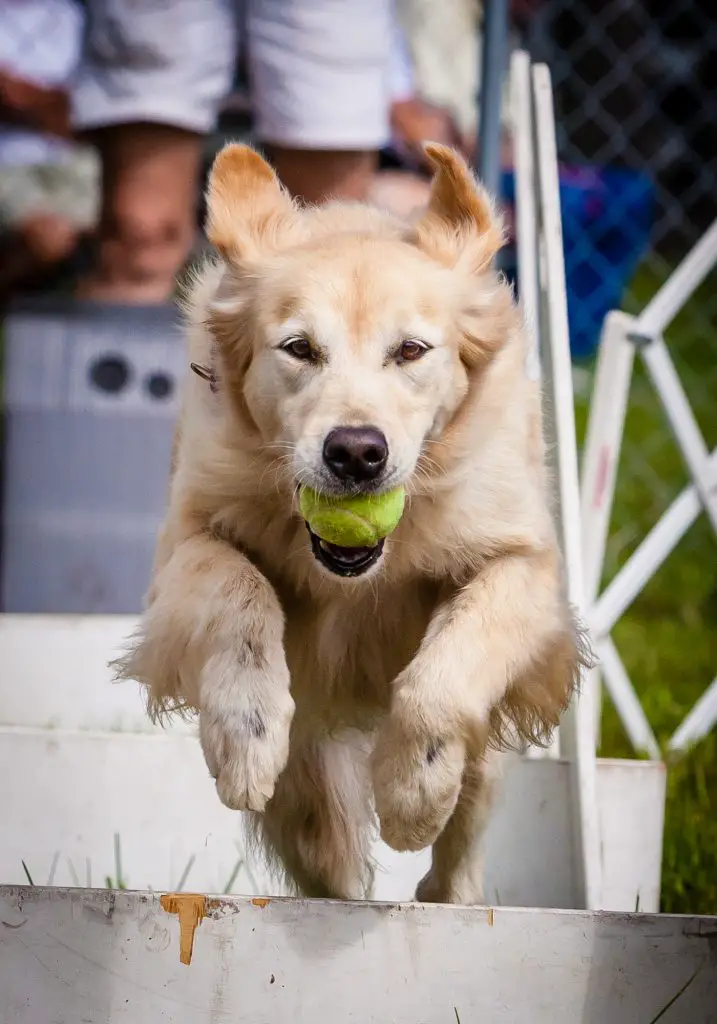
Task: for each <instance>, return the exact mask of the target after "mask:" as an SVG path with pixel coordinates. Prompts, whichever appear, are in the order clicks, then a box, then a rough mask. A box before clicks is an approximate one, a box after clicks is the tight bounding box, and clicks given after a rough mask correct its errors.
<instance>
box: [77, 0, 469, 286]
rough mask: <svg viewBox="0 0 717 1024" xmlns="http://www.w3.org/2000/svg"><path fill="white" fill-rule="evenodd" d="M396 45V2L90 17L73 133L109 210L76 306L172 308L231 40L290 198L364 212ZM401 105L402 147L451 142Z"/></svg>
mask: <svg viewBox="0 0 717 1024" xmlns="http://www.w3.org/2000/svg"><path fill="white" fill-rule="evenodd" d="M395 33H396V25H395V21H394V12H393V7H392V0H362V2H361V3H356V2H354V0H246V2H245V3H239V2H236V0H164V2H161V0H155V2H153V3H146V4H136V3H131V2H130V0H94V2H93V3H92V4H89V5H88V27H87V33H86V36H85V43H86V45H85V49H84V53H83V59H82V61H81V64H80V68H79V74H78V76H77V80H76V83H75V88H74V90H73V117H74V123H75V125H76V127H77V129H78V130H79V131H81V132H83V133H84V135H85V136H86V137H87V138H88V139H90V140H91V141H92V142H93V144H95V145H96V146H97V148H98V149H99V151H100V153H101V156H102V163H103V194H102V211H101V217H100V226H99V233H98V246H97V258H96V266H95V269H94V270H93V272H92V273H91V274H90V275H89V276H87V277H86V278H85V279H84V280H83V281H81V282H80V285H79V288H78V293H79V294H80V295H81V296H84V297H89V298H94V299H104V300H108V301H123V302H127V301H129V302H140V303H141V302H163V301H165V300H166V299H167V298H168V297H169V296H170V295H171V292H172V290H173V286H174V279H175V276H176V274H177V272H178V271H179V270H180V269H181V267H182V265H183V263H184V261H185V259H186V256H187V254H188V252H189V250H190V248H191V245H192V242H193V240H194V234H195V222H194V211H195V200H196V194H197V190H198V186H199V175H200V165H201V156H202V150H203V143H204V136H205V135H206V133H207V132H209V131H210V130H211V129H212V128H213V126H214V124H215V120H216V115H217V110H218V107H219V105H220V103H221V101H222V99H223V98H224V97H225V95H226V94H227V93H228V92H229V89H230V86H231V84H232V80H233V75H234V69H235V64H236V55H237V53H238V52H239V41H240V37H241V38H244V39H245V41H246V49H247V59H248V68H249V78H250V87H251V95H252V107H253V112H254V120H255V129H256V134H257V136H258V138H259V141H260V143H261V145H262V146H263V148H264V149H265V151H266V152H267V155H268V156H269V158H270V159H271V161H272V163H273V165H274V167H275V168H276V170H277V173H278V174H279V176H280V178H281V180H282V181H283V183H284V184H285V185H286V187H287V188H288V189H289V190H290V191H291V192H292V193H293V194H294V195H295V196H296V197H297V198H299V199H300V200H303V201H305V202H307V203H317V202H321V201H322V200H324V199H326V198H327V197H329V196H331V197H335V198H338V199H356V200H363V199H367V198H369V196H370V194H371V188H372V185H373V183H374V180H375V174H376V169H377V160H378V152H379V150H380V148H381V147H382V146H384V145H385V144H386V142H387V141H388V139H389V138H390V135H391V124H390V113H391V99H392V85H391V76H392V70H393V71H395V66H394V68H393V69H392V64H391V62H392V54H393V53H394V48H395V45H396V34H395ZM394 91H395V90H394ZM399 92H400V95H399V96H398V97H397V104H398V106H395V107H394V111H397V114H396V117H397V119H398V121H400V124H397V123H396V122H395V123H394V128H397V129H398V131H399V133H402V137H403V138H404V139H405V138H410V143H409V145H413V146H415V144H416V142H415V140H416V139H417V138H419V137H427V136H434V137H436V141H446V142H450V141H452V135H453V132H452V128H451V126H450V119H449V118H447V116H446V115H445V113H442V112H440V111H439V110H438V109H436V110H431V111H430V113H429V111H428V110H427V109H426V110H422V109H421V108H420V107H419V106H418V105H417V104H415V103H412V102H411V101H413V100H414V97H413V96H410V95H407V94H406V91H405V90H403V91H401V90H400V89H399ZM401 104H402V108H401V106H400V105H401ZM426 118H428V119H430V120H431V121H432V124H431V126H430V127H428V128H426V126H425V123H424V122H425V120H426Z"/></svg>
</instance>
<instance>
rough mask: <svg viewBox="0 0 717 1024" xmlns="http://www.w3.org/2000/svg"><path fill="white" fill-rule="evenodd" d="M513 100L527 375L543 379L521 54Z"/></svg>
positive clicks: (527, 93) (527, 101) (529, 121)
mask: <svg viewBox="0 0 717 1024" xmlns="http://www.w3.org/2000/svg"><path fill="white" fill-rule="evenodd" d="M510 96H511V108H512V109H511V113H512V126H513V161H514V166H515V234H516V249H517V256H518V284H519V287H520V303H521V306H522V308H523V315H524V317H525V324H526V330H527V333H528V342H529V348H528V355H527V359H526V372H527V375H528V377H529V378H530V379H531V380H539V379H540V337H539V330H540V308H539V291H538V232H537V225H538V211H537V208H536V201H535V200H536V195H535V190H536V178H535V161H534V155H533V145H534V135H533V112H532V98H531V96H532V85H531V81H530V57H529V56H528V54H527V53H525V52H524V51H522V50H517V51H516V52H515V53H514V54H513V56H512V57H511V61H510Z"/></svg>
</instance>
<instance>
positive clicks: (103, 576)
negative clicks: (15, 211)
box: [0, 299, 186, 613]
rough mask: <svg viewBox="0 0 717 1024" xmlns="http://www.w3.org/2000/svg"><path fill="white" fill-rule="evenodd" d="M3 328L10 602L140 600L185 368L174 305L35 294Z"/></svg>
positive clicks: (81, 606)
mask: <svg viewBox="0 0 717 1024" xmlns="http://www.w3.org/2000/svg"><path fill="white" fill-rule="evenodd" d="M4 334H5V371H4V381H5V399H4V411H5V431H4V442H5V443H4V458H3V510H2V548H1V549H0V558H1V560H2V561H1V582H2V587H1V590H0V601H1V605H2V610H3V611H6V612H61V613H91V612H96V613H135V612H138V611H140V610H141V607H142V598H143V595H144V593H145V591H146V589H147V583H148V579H149V573H150V569H151V563H152V556H153V552H154V545H155V540H156V535H157V529H158V526H159V523H160V521H161V517H162V512H163V509H164V506H165V504H166V501H167V488H168V474H169V462H170V455H171V448H172V435H173V430H174V422H175V418H176V415H177V410H178V404H179V398H180V391H181V383H182V380H183V377H184V375H185V371H186V355H185V347H184V343H183V339H182V337H181V333H180V330H179V325H178V322H177V315H176V313H175V311H174V310H173V309H172V308H170V307H161V308H160V307H156V308H155V307H152V308H137V307H135V308H132V307H122V308H119V307H111V306H105V305H100V304H95V303H77V302H74V301H70V300H59V301H58V300H49V301H48V300H41V301H38V300H37V299H35V300H33V302H32V304H31V305H29V304H28V305H25V306H17V307H15V309H14V310H13V311H12V312H11V314H10V315H9V316H8V318H7V319H6V321H5V330H4Z"/></svg>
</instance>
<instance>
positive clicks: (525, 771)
mask: <svg viewBox="0 0 717 1024" xmlns="http://www.w3.org/2000/svg"><path fill="white" fill-rule="evenodd" d="M664 785H665V775H664V769H663V767H662V765H659V764H655V763H650V762H639V761H638V762H628V761H616V762H603V761H601V762H599V772H598V805H597V808H596V809H597V812H598V814H599V816H600V818H601V820H602V839H603V842H602V849H603V857H604V865H603V867H604V873H605V877H604V890H603V893H602V896H601V902H602V903H603V905H604V906H605V907H606V908H610V909H618V910H633V909H634V907H635V904H636V901H637V897H638V893H639V894H640V906H641V907H642V908H643V909H644V910H657V909H658V906H659V885H660V863H661V850H662V816H663V806H664ZM569 792H570V790H569V766H568V765H567V764H566V763H565V762H558V761H552V760H544V761H532V760H527V759H516V760H515V762H514V763H513V764H512V766H511V770H510V771H509V772H508V773H507V775H506V779H505V784H504V788H503V792H502V794H501V797H500V799H499V801H498V803H497V806H496V809H495V813H494V815H493V818H492V820H491V824H490V827H489V830H488V834H487V837H486V856H485V862H486V867H485V896H486V900H487V902H489V903H492V904H496V905H503V906H505V905H510V906H545V907H566V908H569V907H574V906H576V905H578V904H579V901H580V898H581V888H580V884H579V878H578V877H577V875H576V871H575V867H574V865H575V858H574V856H573V853H574V851H573V847H572V843H573V833H572V829H571V816H570V803H569ZM0 814H1V815H2V822H3V829H2V842H0V880H1V881H2V882H5V883H17V884H19V883H22V882H24V881H25V873H24V869H23V866H22V862H23V861H25V864H26V865H27V867H28V869H29V871H30V875H31V877H32V880H33V881H34V882H35V883H36V884H45V883H46V882H47V881H48V879H49V877H50V873H51V872H53V881H54V884H63V885H73V884H74V885H78V884H79V885H87V884H94V885H103V884H104V883H105V878H106V877H107V876H110V877H111V878H113V879H115V880H116V877H117V870H116V866H115V853H114V836H115V834H118V835H119V837H120V850H121V872H122V877H123V881H124V882H125V884H126V885H128V886H129V887H131V888H142V889H145V888H152V889H155V890H162V889H174V888H176V887H178V885H179V882H180V879H181V877H182V875H183V873H184V872H185V869H186V867H187V865H188V864H189V863H190V859H192V858H193V860H192V863H191V870H190V872H189V875H188V877H187V878H186V881H185V882H184V884H183V886H182V888H183V889H190V890H199V891H202V892H222V891H224V889H225V887H226V886H227V883H228V882H229V880H230V878H232V875H233V874H234V872H235V870H236V867H237V862H238V861H241V860H245V859H246V854H245V848H244V842H243V833H242V824H241V816H240V815H238V814H235V813H233V812H231V811H228V810H227V809H226V808H224V807H223V806H222V805H221V804H220V803H219V801H218V799H217V797H216V793H215V790H214V785H213V782H212V780H211V779H210V778H209V775H208V773H207V770H206V767H205V765H204V761H203V758H202V754H201V750H200V748H199V744H198V742H197V741H196V740H195V739H194V738H193V737H191V736H185V735H180V734H172V733H168V734H166V735H159V736H152V735H140V734H135V735H132V734H124V735H123V734H121V733H98V732H84V733H70V732H67V731H64V730H54V731H48V730H37V729H2V730H0ZM374 856H375V857H376V860H377V864H378V869H377V873H376V881H375V888H374V896H375V897H376V898H378V899H385V900H408V899H412V898H413V894H414V892H415V888H416V884H417V882H418V881H419V879H420V878H421V877H422V875H423V873H424V872H425V871H426V870H427V867H428V861H429V854H428V852H427V851H424V852H422V853H420V854H397V853H394V852H393V851H391V850H389V849H388V847H386V846H385V845H384V844H382V843H377V844H376V846H375V848H374ZM88 864H89V868H88ZM247 867H248V870H247ZM88 873H89V877H88ZM231 891H232V892H235V893H244V894H252V895H253V894H262V895H281V894H282V893H284V892H285V890H284V889H283V887H282V886H281V885H278V884H277V883H276V882H275V881H273V880H272V879H270V878H268V877H267V875H266V873H265V871H263V869H262V865H261V864H260V863H257V862H256V861H250V862H249V864H248V865H244V866H243V867H242V869H241V870H240V871H239V873H238V874H237V875H236V877H235V878H234V881H233V882H232V884H231ZM0 1019H1V1018H0Z"/></svg>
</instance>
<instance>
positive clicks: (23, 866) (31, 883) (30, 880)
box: [22, 861, 35, 885]
mask: <svg viewBox="0 0 717 1024" xmlns="http://www.w3.org/2000/svg"><path fill="white" fill-rule="evenodd" d="M22 870H23V871H24V872H25V878H26V879H27V882H28V885H34V884H35V883H34V882H33V880H32V875H31V874H30V872H29V871H28V870H27V864H26V863H25V861H22Z"/></svg>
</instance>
